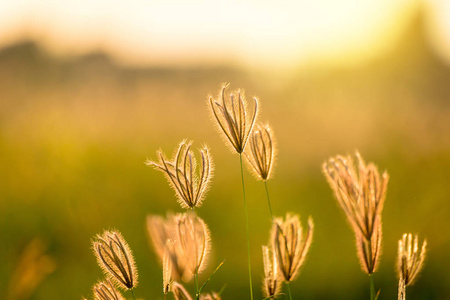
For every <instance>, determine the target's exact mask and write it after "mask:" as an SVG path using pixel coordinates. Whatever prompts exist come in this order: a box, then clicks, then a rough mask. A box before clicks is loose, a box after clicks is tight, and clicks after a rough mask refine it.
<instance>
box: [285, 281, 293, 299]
mask: <svg viewBox="0 0 450 300" xmlns="http://www.w3.org/2000/svg"><path fill="white" fill-rule="evenodd" d="M286 289H287V290H288V295H289V300H292V293H291V285H290V282H286Z"/></svg>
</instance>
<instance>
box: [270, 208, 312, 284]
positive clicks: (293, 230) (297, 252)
mask: <svg viewBox="0 0 450 300" xmlns="http://www.w3.org/2000/svg"><path fill="white" fill-rule="evenodd" d="M313 232H314V223H313V220H312V218H311V217H310V218H309V219H308V231H307V232H306V235H305V234H304V232H303V228H302V226H301V223H300V217H299V216H298V215H296V214H291V213H287V214H286V219H285V220H284V221H283V219H282V218H276V219H275V220H274V222H273V225H272V232H271V241H272V249H273V251H274V252H275V256H276V259H277V265H278V270H279V272H280V275H281V277H282V278H283V280H284V281H285V282H291V281H293V280H294V279H295V278H296V276H297V275H298V273H299V270H300V267H301V266H302V265H303V262H304V261H305V258H306V254H307V253H308V250H309V248H310V246H311V243H312V237H313Z"/></svg>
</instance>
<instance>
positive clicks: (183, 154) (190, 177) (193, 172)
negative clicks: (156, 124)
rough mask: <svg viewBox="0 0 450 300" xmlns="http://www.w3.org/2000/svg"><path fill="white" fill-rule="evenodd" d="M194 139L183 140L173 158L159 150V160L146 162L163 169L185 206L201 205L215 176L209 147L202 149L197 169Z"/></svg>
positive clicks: (181, 203) (182, 204) (179, 199)
mask: <svg viewBox="0 0 450 300" xmlns="http://www.w3.org/2000/svg"><path fill="white" fill-rule="evenodd" d="M191 145H192V141H189V142H188V141H186V140H183V141H182V142H181V143H180V145H179V147H178V150H177V151H176V153H175V156H174V157H173V159H172V160H169V159H167V157H166V156H165V155H164V153H163V152H162V151H161V150H160V151H158V153H157V154H158V162H155V161H151V160H147V161H146V164H147V165H148V166H152V167H154V168H155V169H157V170H160V171H162V172H163V173H164V174H165V176H166V178H167V180H168V181H169V183H170V185H171V186H172V188H173V189H174V190H175V193H176V196H177V199H178V202H179V203H180V205H181V206H182V207H183V208H194V207H199V206H200V205H201V204H202V202H203V199H204V198H205V196H206V192H207V191H208V188H209V184H210V182H211V178H212V176H213V169H214V167H213V161H212V157H211V154H210V151H209V149H208V147H207V146H206V145H205V146H203V147H202V148H201V149H199V152H200V158H201V164H200V168H199V169H198V170H197V160H196V159H195V156H194V154H193V151H192V150H191Z"/></svg>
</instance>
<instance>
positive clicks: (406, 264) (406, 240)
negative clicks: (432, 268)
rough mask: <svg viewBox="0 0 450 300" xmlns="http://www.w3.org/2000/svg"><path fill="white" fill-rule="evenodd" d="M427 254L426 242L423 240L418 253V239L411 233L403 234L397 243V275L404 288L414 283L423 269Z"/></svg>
mask: <svg viewBox="0 0 450 300" xmlns="http://www.w3.org/2000/svg"><path fill="white" fill-rule="evenodd" d="M426 252H427V240H424V241H423V243H422V247H420V251H419V238H418V236H417V235H415V236H414V239H413V236H412V234H411V233H409V234H406V233H405V234H403V237H402V239H401V240H399V241H398V256H397V274H398V276H399V277H400V278H401V279H402V280H403V281H404V284H405V287H406V286H408V285H411V284H413V283H414V281H415V279H416V278H417V274H419V272H420V270H421V269H422V267H423V263H424V261H425V255H426Z"/></svg>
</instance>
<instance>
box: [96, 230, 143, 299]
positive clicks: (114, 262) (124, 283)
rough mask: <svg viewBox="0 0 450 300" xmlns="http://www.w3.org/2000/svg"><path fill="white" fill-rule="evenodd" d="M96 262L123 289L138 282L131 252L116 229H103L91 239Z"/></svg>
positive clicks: (131, 287)
mask: <svg viewBox="0 0 450 300" xmlns="http://www.w3.org/2000/svg"><path fill="white" fill-rule="evenodd" d="M92 247H93V249H94V253H95V256H96V257H97V263H98V264H99V266H100V267H101V268H102V270H103V272H104V273H105V275H106V276H107V277H108V278H109V279H111V280H112V282H113V283H114V284H115V285H116V286H117V287H120V288H122V289H124V290H131V289H133V288H135V287H136V286H137V284H138V273H137V268H136V265H135V262H134V258H133V253H132V252H131V249H130V247H129V246H128V244H127V242H126V241H125V240H124V238H123V237H122V235H121V234H120V233H119V232H118V231H116V230H105V231H104V232H103V234H102V235H99V234H98V235H97V236H96V237H95V238H94V240H93V241H92Z"/></svg>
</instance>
